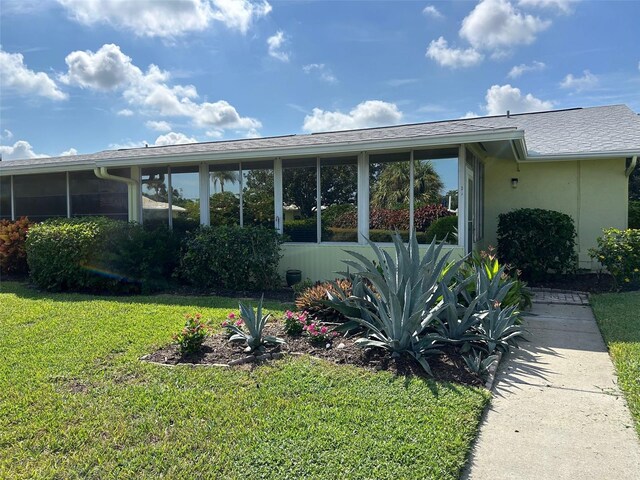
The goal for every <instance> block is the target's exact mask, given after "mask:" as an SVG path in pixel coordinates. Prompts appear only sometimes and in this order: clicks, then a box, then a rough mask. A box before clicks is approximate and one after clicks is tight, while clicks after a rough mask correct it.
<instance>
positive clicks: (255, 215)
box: [241, 161, 275, 228]
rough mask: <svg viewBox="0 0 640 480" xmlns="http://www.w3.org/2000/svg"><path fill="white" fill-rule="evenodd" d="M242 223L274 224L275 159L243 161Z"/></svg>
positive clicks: (267, 225)
mask: <svg viewBox="0 0 640 480" xmlns="http://www.w3.org/2000/svg"><path fill="white" fill-rule="evenodd" d="M241 180H242V216H241V221H242V225H260V226H263V227H271V228H273V226H274V218H275V211H274V198H273V161H265V162H243V163H242V175H241Z"/></svg>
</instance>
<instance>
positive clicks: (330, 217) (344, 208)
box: [322, 203, 358, 227]
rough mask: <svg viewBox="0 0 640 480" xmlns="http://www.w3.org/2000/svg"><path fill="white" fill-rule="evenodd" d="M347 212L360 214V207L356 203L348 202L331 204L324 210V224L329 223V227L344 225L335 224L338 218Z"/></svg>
mask: <svg viewBox="0 0 640 480" xmlns="http://www.w3.org/2000/svg"><path fill="white" fill-rule="evenodd" d="M345 214H352V215H355V216H356V219H357V214H358V207H356V206H355V205H350V204H348V203H343V204H339V205H329V206H328V207H327V208H325V209H324V210H323V211H322V223H323V225H327V226H328V227H336V226H342V225H334V224H335V223H336V221H337V219H338V218H340V217H342V216H343V215H345Z"/></svg>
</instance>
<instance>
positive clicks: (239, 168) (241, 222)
mask: <svg viewBox="0 0 640 480" xmlns="http://www.w3.org/2000/svg"><path fill="white" fill-rule="evenodd" d="M238 175H239V178H238V206H239V209H238V212H239V214H240V227H241V228H242V227H244V208H243V205H242V203H243V200H242V186H243V182H242V162H240V163H238Z"/></svg>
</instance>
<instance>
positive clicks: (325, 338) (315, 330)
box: [302, 322, 340, 344]
mask: <svg viewBox="0 0 640 480" xmlns="http://www.w3.org/2000/svg"><path fill="white" fill-rule="evenodd" d="M302 329H303V330H304V331H305V332H307V335H309V340H311V342H312V343H322V344H325V343H329V342H331V341H332V340H333V339H334V338H335V337H337V336H338V335H340V334H339V333H338V332H335V331H333V330H331V331H330V330H329V327H327V326H326V325H322V324H320V323H317V322H311V323H309V324H308V325H305V326H304V327H302Z"/></svg>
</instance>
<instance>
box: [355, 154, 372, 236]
mask: <svg viewBox="0 0 640 480" xmlns="http://www.w3.org/2000/svg"><path fill="white" fill-rule="evenodd" d="M357 200H358V202H357V203H358V228H357V231H358V240H357V241H358V243H359V244H361V245H365V244H366V243H367V239H368V238H369V154H368V153H367V152H360V154H359V155H358V199H357Z"/></svg>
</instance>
